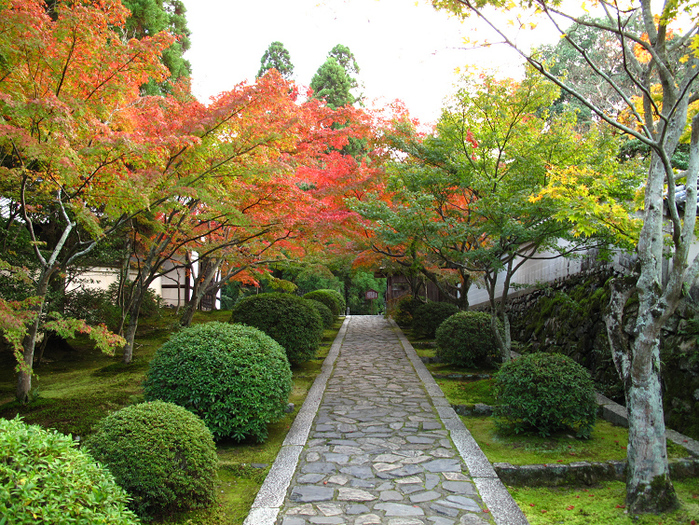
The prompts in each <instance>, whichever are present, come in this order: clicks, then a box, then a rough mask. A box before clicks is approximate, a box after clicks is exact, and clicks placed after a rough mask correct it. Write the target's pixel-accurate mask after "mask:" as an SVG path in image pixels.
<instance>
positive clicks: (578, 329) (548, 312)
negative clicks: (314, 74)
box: [509, 268, 699, 439]
mask: <svg viewBox="0 0 699 525" xmlns="http://www.w3.org/2000/svg"><path fill="white" fill-rule="evenodd" d="M614 275H615V273H614V272H613V271H612V270H609V269H604V268H598V269H595V270H593V271H591V272H587V273H585V274H580V275H576V276H572V277H569V278H568V279H565V280H561V281H557V282H553V283H550V284H548V285H547V286H546V287H542V288H540V289H537V290H535V291H534V292H532V293H530V294H526V295H521V296H519V297H516V298H514V299H512V300H511V301H510V305H509V310H510V318H511V328H512V337H513V339H514V340H515V341H517V342H518V343H519V346H520V348H521V349H522V350H523V351H527V350H530V351H545V352H560V353H563V354H565V355H568V356H570V357H571V358H573V359H574V360H575V361H577V362H578V363H580V364H581V365H583V366H584V367H585V368H587V369H588V370H589V371H590V373H591V374H592V376H593V378H594V380H595V383H596V386H597V388H598V389H599V391H600V392H601V393H602V394H604V395H606V396H607V397H609V398H611V399H614V400H615V401H617V402H619V403H622V404H623V403H624V393H623V388H622V385H621V382H620V381H619V377H618V375H617V372H616V369H615V368H614V363H613V361H612V357H611V352H610V350H609V342H608V340H607V333H606V327H605V323H604V311H605V309H606V306H607V303H608V301H609V288H608V286H607V282H608V281H609V279H610V278H611V277H613V276H614ZM629 307H630V308H629V311H630V313H633V302H631V303H630V304H629ZM698 342H699V307H697V302H696V301H694V300H690V301H687V302H685V304H683V305H682V306H681V307H680V308H679V309H678V311H677V312H676V313H675V315H674V316H673V317H672V318H671V319H670V320H669V321H668V323H667V325H666V326H665V329H664V330H663V333H662V340H661V359H662V364H663V370H662V374H663V399H664V405H665V419H666V423H667V426H668V427H669V428H672V429H674V430H677V431H679V432H682V433H684V434H687V435H689V436H692V437H693V438H695V439H697V438H699V348H698V347H699V344H698Z"/></svg>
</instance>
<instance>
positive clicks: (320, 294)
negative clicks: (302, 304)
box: [303, 289, 347, 317]
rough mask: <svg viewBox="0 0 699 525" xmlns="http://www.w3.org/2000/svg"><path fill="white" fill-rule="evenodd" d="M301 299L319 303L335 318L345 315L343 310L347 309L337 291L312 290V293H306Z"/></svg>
mask: <svg viewBox="0 0 699 525" xmlns="http://www.w3.org/2000/svg"><path fill="white" fill-rule="evenodd" d="M303 297H304V299H313V300H314V301H320V302H321V303H323V304H324V305H325V306H327V307H328V308H330V311H331V312H332V313H333V315H334V316H335V317H337V316H339V315H343V314H344V313H345V308H347V304H346V303H345V298H344V297H343V296H342V294H341V293H340V292H338V291H337V290H330V289H323V290H314V291H312V292H308V293H307V294H305V295H304V296H303Z"/></svg>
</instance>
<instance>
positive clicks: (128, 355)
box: [122, 284, 147, 364]
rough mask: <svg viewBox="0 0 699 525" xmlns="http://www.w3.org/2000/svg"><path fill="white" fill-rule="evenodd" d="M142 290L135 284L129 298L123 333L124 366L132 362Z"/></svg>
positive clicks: (140, 286) (139, 285)
mask: <svg viewBox="0 0 699 525" xmlns="http://www.w3.org/2000/svg"><path fill="white" fill-rule="evenodd" d="M146 286H147V285H146ZM143 290H144V288H143V287H142V285H141V284H137V285H136V287H135V289H134V291H133V297H132V298H131V306H130V307H129V316H128V323H127V324H126V330H125V331H124V339H126V344H125V345H124V356H123V358H122V361H123V362H124V363H126V364H128V363H130V362H131V361H133V350H134V348H133V347H134V342H135V340H136V329H137V328H138V316H139V314H140V313H141V303H142V302H143V295H144V294H143Z"/></svg>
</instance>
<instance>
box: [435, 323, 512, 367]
mask: <svg viewBox="0 0 699 525" xmlns="http://www.w3.org/2000/svg"><path fill="white" fill-rule="evenodd" d="M498 325H499V327H500V329H501V330H502V322H500V321H499V320H498ZM435 338H436V343H437V359H438V360H439V361H440V362H442V363H449V364H452V365H456V366H462V367H465V368H478V367H490V366H493V364H494V363H495V362H496V359H497V357H498V356H499V355H500V350H499V349H498V345H497V342H496V340H495V336H494V335H493V330H492V327H491V316H490V314H489V313H486V312H457V313H455V314H454V315H452V316H450V317H448V318H447V319H446V320H445V321H444V322H443V323H442V324H441V325H439V328H437V332H436V334H435Z"/></svg>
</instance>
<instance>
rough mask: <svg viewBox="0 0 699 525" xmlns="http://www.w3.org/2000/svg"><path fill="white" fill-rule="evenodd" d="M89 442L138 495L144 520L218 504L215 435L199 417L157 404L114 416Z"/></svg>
mask: <svg viewBox="0 0 699 525" xmlns="http://www.w3.org/2000/svg"><path fill="white" fill-rule="evenodd" d="M94 430H95V432H94V434H92V435H91V436H89V437H88V438H87V439H86V440H85V447H86V448H87V449H88V450H89V452H90V454H92V456H93V457H94V458H95V459H97V461H99V462H100V463H102V464H103V465H106V466H107V468H108V469H109V470H110V472H111V473H112V474H114V477H115V479H116V481H117V483H119V485H121V487H123V488H124V489H125V490H126V491H127V492H128V493H129V495H130V496H131V497H132V501H131V503H130V506H131V507H132V508H133V509H134V510H135V511H136V513H137V514H138V515H139V516H141V517H143V518H152V517H161V516H166V515H170V514H173V513H176V512H182V511H186V510H190V509H197V508H203V507H207V506H209V505H211V504H212V503H213V502H214V499H215V495H214V482H215V480H216V470H217V467H218V457H217V456H216V446H215V445H214V440H213V438H212V436H211V432H209V429H207V428H206V425H204V423H203V421H202V420H201V419H199V418H198V417H197V416H195V415H194V414H192V413H191V412H189V411H188V410H185V409H184V408H182V407H180V406H177V405H175V404H173V403H165V402H163V401H154V402H151V403H141V404H138V405H131V406H128V407H125V408H122V409H121V410H119V411H117V412H113V413H111V414H110V415H108V416H107V417H105V418H104V419H102V420H101V421H100V422H99V423H97V425H95V429H94Z"/></svg>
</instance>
